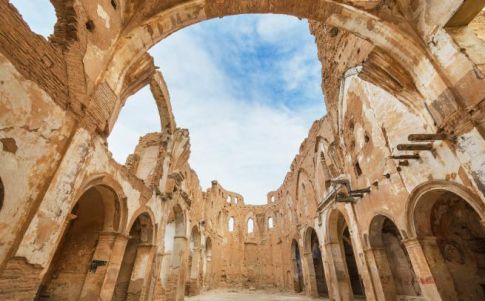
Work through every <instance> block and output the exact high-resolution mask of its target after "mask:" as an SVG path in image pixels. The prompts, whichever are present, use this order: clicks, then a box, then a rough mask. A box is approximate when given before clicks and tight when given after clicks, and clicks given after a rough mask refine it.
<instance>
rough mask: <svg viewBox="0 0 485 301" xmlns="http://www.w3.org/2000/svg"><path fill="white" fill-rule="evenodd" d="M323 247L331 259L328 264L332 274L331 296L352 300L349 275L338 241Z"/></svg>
mask: <svg viewBox="0 0 485 301" xmlns="http://www.w3.org/2000/svg"><path fill="white" fill-rule="evenodd" d="M325 248H326V249H327V254H328V255H329V256H328V257H329V260H330V261H331V262H330V264H329V267H330V270H331V274H332V277H331V281H330V283H331V285H332V286H333V288H332V292H333V293H334V295H333V296H331V297H332V298H333V299H335V300H342V301H348V300H354V294H353V292H352V287H351V286H350V277H349V273H348V271H347V266H346V263H345V258H344V256H343V251H342V249H341V246H340V243H335V242H331V243H327V244H326V245H325Z"/></svg>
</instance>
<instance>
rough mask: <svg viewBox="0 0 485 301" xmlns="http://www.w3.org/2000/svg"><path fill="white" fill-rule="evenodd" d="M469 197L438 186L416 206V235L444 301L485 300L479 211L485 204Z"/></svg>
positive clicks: (484, 254) (483, 242)
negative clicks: (477, 209)
mask: <svg viewBox="0 0 485 301" xmlns="http://www.w3.org/2000/svg"><path fill="white" fill-rule="evenodd" d="M447 188H450V189H447ZM423 190H424V189H423ZM467 196H471V195H467V193H466V191H464V190H460V189H459V187H447V185H442V186H441V187H438V186H434V187H431V189H429V190H427V191H421V193H420V194H418V197H417V198H416V199H415V200H414V204H413V205H414V206H412V214H411V217H412V222H413V227H412V230H413V231H414V233H412V234H415V235H416V237H417V239H418V241H420V243H421V245H422V248H423V252H424V255H425V257H426V259H427V261H428V262H429V263H430V266H429V268H430V270H431V273H432V275H433V277H434V281H435V282H436V286H437V289H438V291H439V293H440V295H441V298H442V299H443V300H462V301H465V300H467V301H468V300H469V301H475V300H476V301H478V300H484V299H485V279H484V278H483V276H482V275H483V274H484V273H485V264H484V263H483V258H485V229H484V225H483V218H481V216H480V215H481V214H482V215H483V213H484V212H483V211H482V212H480V211H476V208H480V207H482V206H483V204H482V203H480V202H476V201H475V200H476V198H473V197H470V198H467ZM412 202H413V200H412Z"/></svg>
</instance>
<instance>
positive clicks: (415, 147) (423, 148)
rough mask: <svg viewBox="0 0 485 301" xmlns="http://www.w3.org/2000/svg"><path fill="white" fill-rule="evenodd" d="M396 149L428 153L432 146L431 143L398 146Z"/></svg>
mask: <svg viewBox="0 0 485 301" xmlns="http://www.w3.org/2000/svg"><path fill="white" fill-rule="evenodd" d="M397 149H398V150H400V151H430V150H433V144H432V143H421V144H398V146H397Z"/></svg>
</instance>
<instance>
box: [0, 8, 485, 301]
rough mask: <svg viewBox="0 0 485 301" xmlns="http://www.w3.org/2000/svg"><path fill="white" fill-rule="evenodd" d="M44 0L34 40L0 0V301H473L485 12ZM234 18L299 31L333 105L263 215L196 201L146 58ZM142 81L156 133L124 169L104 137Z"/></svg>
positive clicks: (194, 181) (482, 247)
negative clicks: (229, 293) (232, 290)
mask: <svg viewBox="0 0 485 301" xmlns="http://www.w3.org/2000/svg"><path fill="white" fill-rule="evenodd" d="M52 4H53V5H54V7H55V9H56V13H57V16H58V22H57V24H56V26H55V32H54V34H53V36H51V37H50V38H49V40H45V39H43V38H42V37H40V36H37V35H35V34H34V33H32V32H31V31H30V29H29V27H28V26H27V24H26V23H25V22H24V21H23V20H22V18H21V16H20V14H19V13H18V12H17V10H16V9H15V8H14V6H13V5H11V4H9V2H8V1H7V0H1V1H0V11H1V18H0V32H1V34H0V142H1V145H2V148H1V151H0V162H1V164H0V299H1V300H33V299H35V300H182V299H183V298H184V296H185V295H196V294H199V293H200V292H202V291H204V290H208V289H214V288H222V287H243V288H253V287H255V288H262V289H264V288H275V287H276V288H279V289H281V290H288V291H296V292H305V294H307V295H309V296H314V297H324V296H328V297H330V298H331V299H332V300H352V299H354V298H356V297H363V296H365V298H366V299H368V300H410V299H413V300H467V301H468V300H477V301H479V300H484V299H485V291H484V287H485V278H484V277H483V275H484V274H485V264H484V262H485V231H484V225H485V222H484V221H485V141H484V134H485V123H484V122H485V121H484V120H485V118H484V116H485V109H484V106H485V101H484V100H485V84H484V78H485V76H484V74H485V56H484V55H483V54H484V53H485V47H484V43H485V40H484V35H485V27H484V22H483V20H484V19H485V13H484V11H483V6H484V4H485V3H484V1H464V2H463V1H461V0H449V1H425V0H418V1H401V0H397V1H381V0H367V1H338V0H336V1H329V0H311V1H310V0H298V1H296V0H285V1H283V0H269V1H268V0H267V1H264V0H251V1H248V0H231V1H229V0H211V1H209V0H206V1H203V0H193V1H182V0H173V1H155V0H136V1H126V0H111V1H107V0H106V1H101V0H99V1H96V0H67V1H54V0H53V1H52ZM100 12H103V13H100ZM243 13H280V14H287V15H292V16H297V17H300V18H308V19H309V20H310V24H311V26H310V27H311V31H312V34H313V35H314V36H315V39H316V43H317V46H318V54H319V59H320V61H321V62H322V67H323V73H322V74H323V83H322V88H323V90H324V91H325V101H326V106H327V110H328V115H327V116H325V117H323V118H322V119H320V120H317V121H315V123H314V124H313V126H312V127H311V129H310V131H309V134H308V137H307V138H306V139H305V141H304V142H303V143H302V145H301V148H300V153H299V154H298V155H297V156H296V157H295V159H294V161H293V162H292V164H291V169H290V171H289V172H288V174H287V176H286V178H285V180H284V182H283V183H282V185H281V186H280V187H279V188H278V189H277V190H275V191H273V192H270V193H268V204H267V205H265V206H251V205H246V204H245V202H244V198H243V196H241V195H240V194H237V193H234V192H230V191H227V190H225V189H224V188H223V187H222V186H221V185H220V184H219V183H218V182H216V181H214V182H213V183H212V186H211V187H210V188H209V189H208V190H206V191H202V190H201V189H200V185H199V181H198V178H197V175H196V173H195V172H194V171H193V170H192V169H191V168H190V166H189V164H188V161H187V160H188V158H189V156H190V141H189V133H188V131H187V130H183V129H179V128H177V126H176V123H175V118H174V116H173V113H172V111H171V104H170V96H169V94H168V89H167V87H166V84H165V82H164V80H163V76H162V74H161V73H160V72H158V71H156V69H157V68H155V66H154V64H153V59H152V58H151V57H150V56H149V55H148V53H147V50H148V49H149V48H150V47H152V46H153V45H155V44H156V43H158V42H159V41H161V40H162V39H164V38H165V37H166V36H168V35H169V34H171V33H173V32H176V31H177V30H179V29H181V28H184V27H186V26H189V25H191V24H194V23H197V22H201V21H204V20H207V19H211V18H216V17H223V16H228V15H235V14H243ZM146 85H150V88H151V91H152V93H153V95H154V98H155V100H156V103H157V106H158V110H159V113H160V120H161V125H162V131H161V132H160V133H151V134H148V135H146V136H144V137H142V138H141V139H140V143H139V145H138V146H137V147H136V149H135V151H134V153H133V154H132V155H131V156H130V157H129V158H128V160H127V162H126V164H125V165H120V164H118V163H116V162H115V161H114V160H113V159H112V158H111V154H110V153H109V151H108V150H107V147H106V138H107V136H108V135H109V133H110V131H111V130H112V128H113V126H114V124H115V123H116V120H117V117H118V114H119V111H120V110H121V108H122V107H123V104H124V102H125V101H126V99H127V97H129V96H130V95H132V94H134V93H135V92H137V91H138V90H139V89H140V88H142V87H144V86H146ZM249 224H251V226H249ZM249 228H251V229H249Z"/></svg>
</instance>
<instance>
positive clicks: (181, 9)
mask: <svg viewBox="0 0 485 301" xmlns="http://www.w3.org/2000/svg"><path fill="white" fill-rule="evenodd" d="M146 9H148V8H146ZM140 10H141V11H143V7H142V6H141V7H140ZM251 13H272V14H285V15H291V16H296V17H299V18H306V19H309V20H317V21H321V22H326V23H327V24H329V25H331V26H334V27H337V28H341V29H343V30H345V31H348V32H350V33H352V34H355V35H356V36H358V37H360V38H363V39H365V40H368V41H370V42H371V43H373V44H374V45H375V46H376V47H378V48H380V49H382V50H383V51H384V52H386V53H387V54H388V55H390V56H391V57H392V58H394V59H395V60H397V61H400V62H402V63H403V66H405V68H407V70H406V71H407V72H409V74H410V75H411V77H412V78H413V81H414V83H415V85H416V87H417V90H418V91H419V92H420V93H421V94H422V95H423V96H424V99H425V101H426V102H427V103H431V102H433V101H434V100H437V99H439V98H440V99H441V100H443V99H444V98H446V99H447V100H449V101H451V102H454V97H453V95H450V93H444V92H445V91H446V89H447V88H446V84H445V81H444V80H443V79H442V78H441V76H440V75H439V72H437V70H436V68H435V67H434V65H433V64H432V62H431V61H430V59H429V58H428V54H427V53H426V51H425V50H424V49H423V47H422V46H421V45H420V44H419V42H418V41H417V39H416V38H415V37H414V36H411V35H410V34H408V33H406V32H405V31H404V30H402V29H400V28H399V27H398V26H397V25H394V24H391V23H389V22H387V21H384V20H382V19H380V18H378V17H376V16H374V15H372V14H370V13H368V12H366V11H364V10H362V9H359V8H356V7H353V6H351V5H347V4H342V3H337V2H335V1H328V0H294V1H247V0H237V1H236V0H230V1H229V0H220V1H204V0H192V1H184V2H183V3H181V4H178V5H174V6H171V7H169V8H167V7H166V5H165V6H163V7H160V8H158V10H157V8H156V7H155V8H154V7H151V8H150V14H149V15H150V16H151V17H150V18H148V19H144V20H143V18H141V19H140V20H139V21H138V22H139V24H138V25H132V24H133V22H131V23H130V25H129V27H127V29H126V30H125V32H126V34H125V35H124V36H122V37H121V38H120V40H119V41H118V46H117V47H116V50H115V51H114V53H113V56H112V60H111V62H110V63H109V64H108V66H107V68H106V72H105V73H104V74H103V75H102V76H101V77H100V78H99V82H101V83H107V84H108V85H109V86H110V87H111V88H112V90H113V91H114V92H115V94H117V95H120V93H121V90H122V89H123V86H124V85H125V75H126V74H127V72H128V70H130V68H131V66H132V65H133V64H135V63H136V62H138V61H139V60H140V58H142V57H143V56H146V51H147V50H148V49H150V48H151V47H153V46H154V45H155V44H157V43H158V42H160V41H161V40H163V39H164V38H166V37H167V36H169V35H170V34H172V33H174V32H176V31H178V30H180V29H183V28H185V27H187V26H190V25H192V24H195V23H198V22H202V21H205V20H209V19H212V18H217V17H224V16H230V15H238V14H251ZM135 20H136V19H135ZM403 43H406V47H402V45H403ZM125 86H126V85H125ZM417 101H420V100H417Z"/></svg>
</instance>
